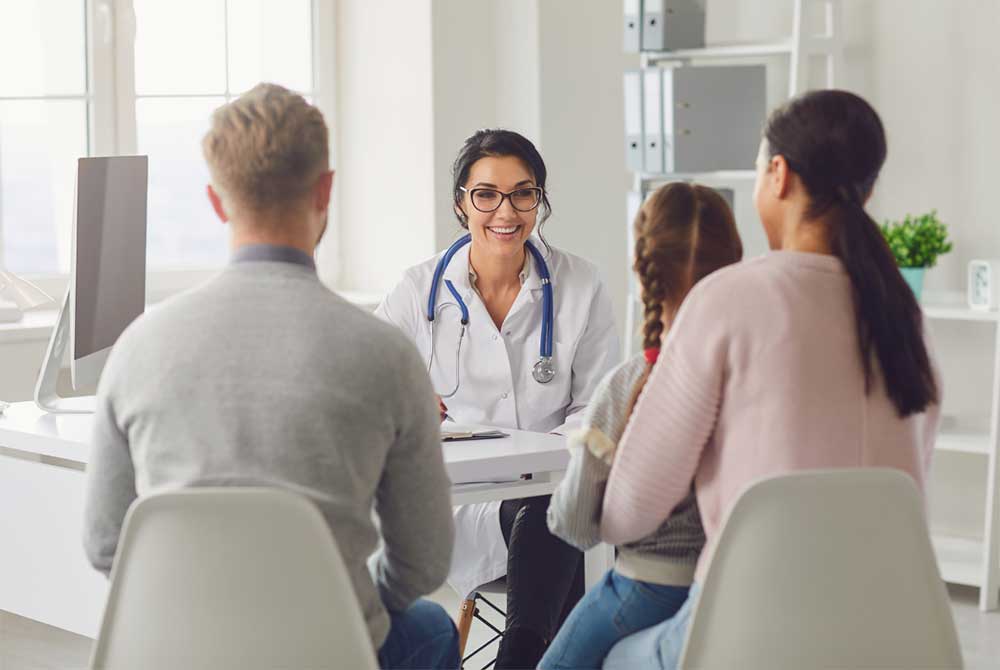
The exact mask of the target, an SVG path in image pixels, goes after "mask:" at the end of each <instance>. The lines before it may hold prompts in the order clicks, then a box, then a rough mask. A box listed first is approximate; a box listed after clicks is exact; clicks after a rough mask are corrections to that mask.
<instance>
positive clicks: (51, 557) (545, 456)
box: [0, 402, 611, 637]
mask: <svg viewBox="0 0 1000 670" xmlns="http://www.w3.org/2000/svg"><path fill="white" fill-rule="evenodd" d="M90 429H91V417H90V416H89V415H64V416H56V415H52V414H45V413H44V412H41V411H40V410H38V409H37V408H36V407H35V405H34V403H27V402H26V403H16V404H14V405H11V406H10V407H9V408H8V409H7V411H6V412H5V414H3V415H0V538H2V542H3V544H2V545H0V610H5V611H8V612H13V613H15V614H18V615H21V616H24V617H28V618H30V619H35V620H37V621H42V622H44V623H47V624H49V625H52V626H55V627H57V628H62V629H64V630H69V631H73V632H74V633H78V634H81V635H87V636H90V637H94V636H96V634H97V629H98V626H99V622H100V616H101V611H102V608H103V606H104V600H105V597H106V594H107V581H106V580H105V579H104V577H103V576H102V575H100V574H99V573H97V572H95V571H94V570H93V569H92V568H91V567H90V564H89V563H88V562H87V559H86V557H85V556H84V553H83V548H82V544H81V541H82V532H83V499H84V487H83V471H84V468H85V466H86V463H87V460H88V458H89V455H90V445H89V440H90ZM504 432H507V433H510V437H508V438H503V439H499V440H473V441H466V442H451V443H445V444H444V445H442V447H443V450H444V459H445V467H446V469H447V471H448V475H449V476H450V477H451V479H452V481H455V482H469V481H474V482H488V481H489V480H497V479H511V478H515V477H518V476H520V475H522V474H525V473H530V474H531V475H532V479H528V480H520V481H511V482H501V483H480V484H465V485H462V486H459V487H456V488H455V489H454V491H453V495H452V499H453V501H454V502H455V504H465V503H472V502H484V501H487V500H508V499H511V498H522V497H527V496H535V495H546V494H549V493H551V492H552V490H553V489H554V488H555V485H556V483H557V482H558V480H559V476H560V475H561V473H562V471H563V470H564V469H565V467H566V463H567V460H568V458H569V454H568V452H567V450H566V445H565V439H564V438H562V437H559V436H556V435H546V434H541V433H529V432H524V431H515V430H506V429H505V430H504ZM610 562H611V552H610V549H609V548H607V547H604V546H601V547H599V548H597V549H595V550H594V551H591V552H587V558H586V572H587V583H588V585H589V584H592V583H593V582H594V581H595V580H596V579H597V578H598V577H599V576H600V575H601V574H603V571H604V570H606V569H607V568H608V567H610Z"/></svg>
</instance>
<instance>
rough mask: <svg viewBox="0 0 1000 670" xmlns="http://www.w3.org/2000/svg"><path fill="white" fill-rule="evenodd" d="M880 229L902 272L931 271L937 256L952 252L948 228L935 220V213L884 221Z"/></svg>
mask: <svg viewBox="0 0 1000 670" xmlns="http://www.w3.org/2000/svg"><path fill="white" fill-rule="evenodd" d="M880 229H881V230H882V236H883V237H885V241H886V242H888V243H889V249H890V250H891V251H892V255H893V256H894V257H895V258H896V264H897V265H899V267H901V268H932V267H934V264H935V263H936V262H937V258H938V256H941V255H942V254H946V253H948V252H949V251H951V241H950V240H949V239H948V226H947V225H945V224H944V223H941V221H940V220H939V219H938V217H937V210H936V209H934V210H931V211H930V212H928V213H926V214H921V215H920V216H911V215H910V214H907V215H906V217H905V218H904V219H903V220H902V221H886V222H885V223H883V224H882V225H881V226H880Z"/></svg>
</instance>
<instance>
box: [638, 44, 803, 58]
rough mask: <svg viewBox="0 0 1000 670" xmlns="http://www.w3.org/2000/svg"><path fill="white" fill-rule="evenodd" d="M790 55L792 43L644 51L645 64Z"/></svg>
mask: <svg viewBox="0 0 1000 670" xmlns="http://www.w3.org/2000/svg"><path fill="white" fill-rule="evenodd" d="M791 53H792V41H791V40H780V41H777V42H749V43H745V44H718V45H715V46H707V47H702V48H700V49H676V50H674V51H644V52H642V55H643V56H644V57H645V59H646V62H648V63H655V62H658V61H670V60H694V59H699V58H704V59H715V58H752V57H754V56H780V55H785V54H791Z"/></svg>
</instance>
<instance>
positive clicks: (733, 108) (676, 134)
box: [664, 65, 767, 173]
mask: <svg viewBox="0 0 1000 670" xmlns="http://www.w3.org/2000/svg"><path fill="white" fill-rule="evenodd" d="M664 100H666V101H667V102H666V105H665V107H666V109H670V110H671V112H670V113H669V114H666V115H665V117H664V122H665V123H669V124H670V125H669V129H668V130H666V131H665V135H666V137H665V146H666V148H667V149H668V151H667V154H668V156H667V159H666V168H667V171H669V172H681V173H687V172H714V171H716V170H752V169H753V168H754V159H755V157H756V155H757V146H758V144H759V143H760V129H761V128H762V127H763V125H764V122H765V120H766V103H767V67H766V66H764V65H713V66H708V65H706V66H700V67H682V68H677V69H675V70H672V71H671V81H670V82H669V83H665V85H664Z"/></svg>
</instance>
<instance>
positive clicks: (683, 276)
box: [629, 182, 743, 414]
mask: <svg viewBox="0 0 1000 670" xmlns="http://www.w3.org/2000/svg"><path fill="white" fill-rule="evenodd" d="M742 257H743V243H742V242H741V241H740V234H739V232H738V231H737V229H736V220H735V218H733V212H732V210H731V209H729V204H728V203H727V202H726V200H725V198H723V197H722V196H721V195H719V193H718V191H716V190H715V189H712V188H709V187H708V186H701V185H700V184H687V183H684V182H673V183H670V184H666V185H665V186H662V187H660V188H659V189H658V190H657V191H655V192H654V193H653V195H651V196H649V199H648V200H647V201H646V202H645V203H644V204H643V206H642V208H641V209H640V210H639V214H638V215H637V216H636V217H635V264H634V265H633V267H632V269H633V270H635V273H636V274H637V275H638V277H639V283H640V284H641V285H642V303H643V307H644V313H645V322H644V323H643V326H642V347H643V349H653V348H659V346H660V342H661V340H662V339H663V309H664V307H667V308H669V309H670V310H672V311H674V312H676V311H677V309H678V308H679V307H680V306H681V303H682V302H684V298H685V297H686V296H687V294H688V292H689V291H690V290H691V289H692V288H693V287H694V285H695V284H697V283H698V282H699V281H701V280H702V279H704V278H705V277H707V276H708V275H710V274H711V273H713V272H715V271H716V270H718V269H719V268H722V267H725V266H726V265H730V264H732V263H736V262H738V261H739V260H740V259H741V258H742ZM652 367H653V366H652V364H649V363H647V364H646V371H645V373H644V374H643V375H642V376H641V377H640V378H639V379H638V380H637V381H636V383H635V387H634V388H633V389H632V397H631V400H630V402H629V414H631V413H632V408H633V407H634V406H635V401H636V399H637V398H638V397H639V392H640V391H641V390H642V388H643V386H644V385H645V383H646V380H647V379H648V377H649V372H650V370H651V369H652Z"/></svg>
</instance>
